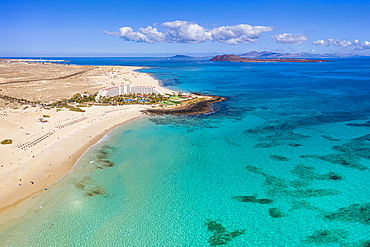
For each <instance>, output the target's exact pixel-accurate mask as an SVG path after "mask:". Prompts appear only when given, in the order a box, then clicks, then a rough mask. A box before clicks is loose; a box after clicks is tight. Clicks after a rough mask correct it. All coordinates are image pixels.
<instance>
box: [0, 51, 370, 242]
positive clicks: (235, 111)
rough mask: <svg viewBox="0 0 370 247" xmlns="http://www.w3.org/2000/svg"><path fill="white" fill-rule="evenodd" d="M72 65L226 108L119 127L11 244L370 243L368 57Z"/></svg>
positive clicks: (34, 204)
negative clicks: (125, 68)
mask: <svg viewBox="0 0 370 247" xmlns="http://www.w3.org/2000/svg"><path fill="white" fill-rule="evenodd" d="M58 59H60V58H58ZM63 59H67V60H70V62H69V63H72V64H86V65H136V66H145V67H146V68H145V69H142V70H141V71H143V72H147V73H151V74H152V75H153V76H154V77H155V78H157V79H159V80H160V81H161V82H162V83H163V85H164V86H166V87H168V88H171V89H174V90H179V91H184V92H200V93H205V94H211V95H220V96H224V97H226V98H227V100H226V101H224V102H221V103H216V104H214V105H213V106H212V113H210V114H205V115H192V116H148V117H144V118H140V119H137V120H134V121H131V122H129V123H127V124H125V125H123V126H121V127H119V128H117V129H115V130H114V131H112V132H110V133H109V134H108V135H107V136H106V137H104V138H103V140H101V141H100V142H99V143H97V144H96V145H95V146H93V147H92V148H91V149H90V150H89V151H88V152H86V153H85V155H84V156H83V157H81V159H80V160H79V161H78V163H77V164H76V165H75V168H74V169H73V171H72V172H70V173H69V174H68V175H66V176H65V177H64V178H63V179H61V180H60V181H59V182H58V183H56V184H54V185H53V186H51V187H49V188H48V190H45V191H43V192H42V193H40V194H38V195H37V196H35V197H34V198H32V199H31V200H29V201H28V202H25V203H24V205H21V207H22V206H23V207H25V206H27V210H26V213H25V214H24V215H21V216H20V215H16V216H17V217H15V216H14V217H15V219H14V220H12V221H10V222H7V223H4V224H2V225H0V246H293V247H300V246H325V247H326V246H341V247H343V246H346V247H347V246H348V247H364V246H370V190H369V188H370V176H369V175H370V173H369V171H370V119H369V118H370V100H369V98H370V59H369V58H337V59H330V60H331V61H332V62H330V63H232V62H210V61H207V60H205V59H197V58H195V59H167V58H63ZM16 212H17V210H15V213H16Z"/></svg>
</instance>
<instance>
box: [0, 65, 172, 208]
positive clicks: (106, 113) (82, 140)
mask: <svg viewBox="0 0 370 247" xmlns="http://www.w3.org/2000/svg"><path fill="white" fill-rule="evenodd" d="M107 68H108V67H107ZM111 68H112V70H111V71H110V72H109V73H108V74H107V75H106V76H107V77H109V76H112V75H113V76H116V77H115V78H113V80H111V79H112V78H108V79H109V80H108V79H107V81H109V84H123V83H122V81H125V82H127V83H132V84H135V85H150V86H156V87H160V86H159V84H158V81H156V80H154V79H153V78H152V77H150V76H149V75H148V74H145V73H139V72H135V71H132V69H138V67H122V66H111ZM101 79H102V78H101ZM103 79H104V78H103ZM112 81H113V82H114V83H112ZM107 84H108V83H107ZM161 90H163V91H164V92H168V91H169V90H168V89H165V88H161ZM146 108H148V106H140V105H130V106H128V105H126V106H93V107H84V108H83V109H84V110H86V112H73V111H69V110H67V109H64V110H63V111H59V112H58V111H57V110H56V109H51V110H46V109H42V108H39V107H29V108H27V109H23V108H22V109H9V108H8V109H2V110H0V141H2V140H4V139H11V140H13V143H12V144H8V145H1V144H0V153H1V155H0V188H1V190H0V211H1V212H2V213H5V212H8V211H9V210H11V209H12V208H13V207H14V206H16V205H18V204H19V203H20V202H22V201H23V200H25V199H27V198H29V197H30V196H32V195H34V194H36V193H37V192H40V191H42V190H44V189H45V188H47V187H48V186H50V185H51V184H53V183H54V182H56V181H57V180H58V179H59V178H61V177H62V176H63V175H65V174H66V173H67V172H68V171H70V170H71V168H72V167H73V165H74V164H75V162H76V161H77V160H78V158H79V157H80V156H81V155H82V154H83V153H84V152H85V151H86V150H87V149H88V148H89V147H91V146H92V145H93V144H95V143H96V142H97V141H99V140H100V139H101V138H102V137H103V136H104V135H105V134H106V133H107V132H108V131H110V130H112V129H113V128H115V127H116V126H118V125H120V124H122V123H124V122H127V121H129V120H132V119H134V118H137V117H140V116H143V113H142V112H141V110H143V109H146ZM43 115H48V116H50V117H45V118H44V119H46V120H47V122H46V123H41V122H39V119H40V118H42V117H43Z"/></svg>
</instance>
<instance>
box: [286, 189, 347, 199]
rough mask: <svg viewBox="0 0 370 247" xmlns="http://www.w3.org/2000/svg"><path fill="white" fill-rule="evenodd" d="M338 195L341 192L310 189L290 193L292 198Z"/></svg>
mask: <svg viewBox="0 0 370 247" xmlns="http://www.w3.org/2000/svg"><path fill="white" fill-rule="evenodd" d="M340 194H341V192H340V191H339V190H335V189H312V188H306V189H297V190H295V191H293V192H292V196H294V197H298V198H308V197H322V196H336V195H340Z"/></svg>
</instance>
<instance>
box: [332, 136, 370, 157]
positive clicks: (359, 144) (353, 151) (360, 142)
mask: <svg viewBox="0 0 370 247" xmlns="http://www.w3.org/2000/svg"><path fill="white" fill-rule="evenodd" d="M333 149H334V150H337V151H340V152H343V153H346V154H348V155H352V156H357V157H361V158H365V159H370V135H364V136H361V137H358V138H355V139H352V140H351V141H350V142H347V143H345V144H343V145H337V146H334V147H333Z"/></svg>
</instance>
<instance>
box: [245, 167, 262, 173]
mask: <svg viewBox="0 0 370 247" xmlns="http://www.w3.org/2000/svg"><path fill="white" fill-rule="evenodd" d="M246 168H247V170H248V171H250V172H253V173H257V174H262V173H263V171H262V169H261V168H260V167H257V166H246Z"/></svg>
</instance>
